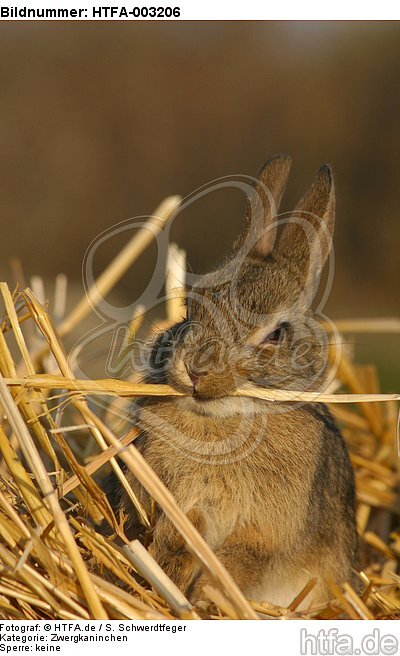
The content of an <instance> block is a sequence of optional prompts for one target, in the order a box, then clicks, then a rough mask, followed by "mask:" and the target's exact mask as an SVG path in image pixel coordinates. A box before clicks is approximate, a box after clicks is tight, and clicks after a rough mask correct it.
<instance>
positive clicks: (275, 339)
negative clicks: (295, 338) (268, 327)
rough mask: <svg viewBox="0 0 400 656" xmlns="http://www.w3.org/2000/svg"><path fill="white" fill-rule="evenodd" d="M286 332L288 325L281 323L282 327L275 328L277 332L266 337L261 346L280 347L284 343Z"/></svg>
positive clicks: (274, 331)
mask: <svg viewBox="0 0 400 656" xmlns="http://www.w3.org/2000/svg"><path fill="white" fill-rule="evenodd" d="M286 330H287V323H281V324H280V326H278V327H277V328H275V330H273V331H272V333H269V335H267V336H266V337H264V339H263V341H262V342H261V344H272V345H273V346H278V345H279V344H281V343H282V341H283V338H284V336H285V333H286Z"/></svg>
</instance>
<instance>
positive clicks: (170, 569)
mask: <svg viewBox="0 0 400 656" xmlns="http://www.w3.org/2000/svg"><path fill="white" fill-rule="evenodd" d="M187 518H188V519H189V520H190V521H191V522H192V524H193V526H194V527H195V528H196V529H197V530H198V531H199V533H200V534H201V535H203V536H204V533H205V528H206V521H205V517H204V514H203V513H202V512H201V511H200V510H198V509H197V508H192V509H191V510H189V512H188V513H187ZM149 552H150V553H151V555H152V556H153V558H154V559H155V560H156V561H157V563H158V564H159V565H160V567H162V569H163V570H164V572H165V573H166V574H167V575H168V576H169V578H170V579H171V580H172V581H173V582H174V583H175V584H176V585H177V586H178V588H179V589H180V590H181V591H182V592H183V593H184V594H186V592H187V591H188V589H189V587H190V585H191V584H192V582H193V581H194V579H195V578H196V577H197V576H198V574H199V571H200V568H201V565H200V563H199V561H198V560H197V559H196V558H195V557H194V556H193V554H192V553H191V552H190V551H189V550H188V548H187V545H186V542H185V540H184V539H183V537H182V535H181V534H180V533H179V531H178V530H177V529H176V528H175V526H174V525H173V524H172V522H171V521H170V520H169V519H168V518H167V517H166V516H165V515H163V516H162V517H161V518H160V519H159V520H158V522H157V524H156V527H155V530H154V540H153V542H152V544H151V545H150V547H149Z"/></svg>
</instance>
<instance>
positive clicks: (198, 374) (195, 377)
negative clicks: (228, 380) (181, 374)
mask: <svg viewBox="0 0 400 656" xmlns="http://www.w3.org/2000/svg"><path fill="white" fill-rule="evenodd" d="M187 372H188V376H189V378H190V380H191V381H192V384H193V387H196V385H197V383H198V382H199V379H200V378H201V377H202V376H206V375H207V373H208V372H207V371H196V373H195V372H194V371H193V370H192V369H188V370H187Z"/></svg>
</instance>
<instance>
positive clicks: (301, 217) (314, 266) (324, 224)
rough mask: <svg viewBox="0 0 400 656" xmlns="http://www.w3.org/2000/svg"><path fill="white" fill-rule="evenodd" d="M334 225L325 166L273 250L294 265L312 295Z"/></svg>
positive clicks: (329, 174)
mask: <svg viewBox="0 0 400 656" xmlns="http://www.w3.org/2000/svg"><path fill="white" fill-rule="evenodd" d="M334 223H335V189H334V184H333V177H332V171H331V169H330V167H329V166H328V165H326V164H325V165H324V166H321V168H320V169H319V171H318V174H317V177H316V178H315V180H314V182H313V184H312V185H311V187H310V189H309V190H308V192H307V193H306V194H305V195H304V196H303V198H302V199H301V200H300V202H299V203H298V205H297V206H296V207H295V209H294V211H293V212H292V214H291V217H290V219H289V221H288V222H287V223H286V225H285V226H284V228H283V231H282V235H281V237H280V239H279V242H278V244H277V246H276V248H275V250H274V253H279V254H280V255H283V256H285V257H286V258H288V259H290V260H292V261H294V262H296V263H297V265H298V266H299V268H300V270H301V272H302V274H303V276H304V278H305V279H307V282H308V283H310V284H311V287H313V288H314V289H313V291H315V285H316V284H318V281H319V276H320V273H321V270H322V267H323V265H324V264H325V261H326V258H327V257H328V255H329V251H330V249H331V245H332V235H333V228H334Z"/></svg>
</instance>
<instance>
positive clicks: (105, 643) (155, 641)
mask: <svg viewBox="0 0 400 656" xmlns="http://www.w3.org/2000/svg"><path fill="white" fill-rule="evenodd" d="M399 647H400V625H399V623H398V622H397V621H394V620H389V621H386V622H379V621H354V620H353V621H351V620H343V621H340V622H332V621H329V622H325V621H314V620H310V621H308V622H303V621H300V620H291V621H281V620H271V621H268V620H266V621H259V622H257V621H202V622H196V621H187V622H183V621H165V622H162V621H154V620H153V621H148V622H143V621H138V620H132V621H119V620H114V621H107V622H104V621H100V620H97V621H94V620H92V621H79V622H74V621H60V620H53V621H46V620H44V621H40V622H34V621H32V622H24V621H4V622H0V653H1V652H3V653H4V654H15V653H16V652H29V653H30V654H32V653H39V652H40V653H43V652H46V653H48V652H52V653H57V654H60V656H61V655H62V656H75V655H77V654H81V653H85V654H88V653H90V654H92V653H96V654H97V655H98V656H102V655H105V654H110V651H109V650H110V649H111V650H113V651H114V653H115V652H116V651H117V652H118V656H132V654H134V653H135V654H155V653H158V654H162V655H163V656H169V655H171V656H187V655H188V654H190V655H191V656H197V655H198V656H204V654H206V655H207V654H213V655H214V654H229V656H243V654H244V653H249V652H250V651H251V652H252V653H256V654H259V655H260V656H263V655H267V654H272V655H273V656H275V655H277V654H290V656H297V655H299V656H300V655H301V656H303V655H305V656H306V655H307V656H308V655H314V654H317V655H327V656H331V655H332V656H334V655H336V654H337V655H339V654H340V655H341V656H345V655H348V656H364V655H366V656H380V655H381V654H383V655H385V656H392V655H394V654H398V653H399Z"/></svg>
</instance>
